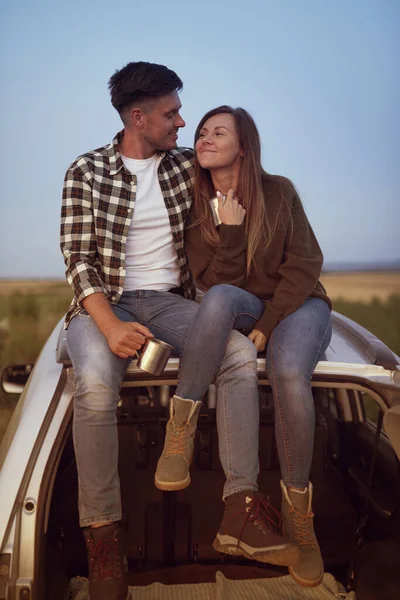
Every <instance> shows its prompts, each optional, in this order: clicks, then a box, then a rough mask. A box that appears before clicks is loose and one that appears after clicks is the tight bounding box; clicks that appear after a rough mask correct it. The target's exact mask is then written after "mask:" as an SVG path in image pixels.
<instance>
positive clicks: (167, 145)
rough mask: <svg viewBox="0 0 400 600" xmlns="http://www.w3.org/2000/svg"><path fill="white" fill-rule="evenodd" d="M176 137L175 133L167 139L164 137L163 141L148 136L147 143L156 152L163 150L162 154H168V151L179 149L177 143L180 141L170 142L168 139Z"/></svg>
mask: <svg viewBox="0 0 400 600" xmlns="http://www.w3.org/2000/svg"><path fill="white" fill-rule="evenodd" d="M171 135H174V133H173V132H172V133H169V134H168V135H167V136H166V137H164V138H163V139H162V140H155V139H154V138H153V137H152V136H150V135H149V136H147V137H146V138H145V141H146V143H147V144H149V145H150V146H151V147H152V148H154V150H159V151H160V150H161V151H162V152H166V151H168V150H173V149H175V148H176V147H177V141H178V140H171V141H168V138H169V137H170V136H171Z"/></svg>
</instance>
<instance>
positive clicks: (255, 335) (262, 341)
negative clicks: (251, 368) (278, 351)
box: [247, 329, 267, 352]
mask: <svg viewBox="0 0 400 600" xmlns="http://www.w3.org/2000/svg"><path fill="white" fill-rule="evenodd" d="M247 337H248V338H249V340H251V341H252V342H253V344H254V345H255V347H256V349H257V352H262V351H263V350H265V348H266V346H267V336H266V335H264V334H263V332H262V331H259V330H258V329H253V331H250V333H249V335H248V336H247Z"/></svg>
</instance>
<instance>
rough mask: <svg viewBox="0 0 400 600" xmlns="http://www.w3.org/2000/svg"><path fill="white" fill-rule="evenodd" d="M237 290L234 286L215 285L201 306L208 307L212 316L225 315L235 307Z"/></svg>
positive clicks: (205, 296)
mask: <svg viewBox="0 0 400 600" xmlns="http://www.w3.org/2000/svg"><path fill="white" fill-rule="evenodd" d="M237 289H238V288H236V286H234V285H228V284H220V285H214V286H213V287H211V288H210V289H209V290H208V292H207V293H206V294H205V295H204V297H203V299H202V302H201V305H202V306H206V307H207V310H209V311H210V314H211V315H224V314H226V312H227V311H229V310H231V309H232V307H233V306H234V301H235V291H236V290H237Z"/></svg>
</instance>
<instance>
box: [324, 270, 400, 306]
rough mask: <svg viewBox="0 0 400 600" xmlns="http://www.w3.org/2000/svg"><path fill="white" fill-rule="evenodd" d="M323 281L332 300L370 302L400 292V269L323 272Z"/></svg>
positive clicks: (385, 298) (384, 299) (384, 298)
mask: <svg viewBox="0 0 400 600" xmlns="http://www.w3.org/2000/svg"><path fill="white" fill-rule="evenodd" d="M321 281H322V283H323V285H324V286H325V288H326V291H327V293H328V296H330V298H332V300H337V299H338V298H342V299H343V300H348V301H350V302H370V301H371V300H372V299H373V298H379V300H382V301H386V300H387V299H388V298H389V297H390V296H392V295H393V294H400V271H391V272H384V271H375V272H359V273H323V274H322V275H321Z"/></svg>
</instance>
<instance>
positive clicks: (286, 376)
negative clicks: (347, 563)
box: [156, 106, 331, 586]
mask: <svg viewBox="0 0 400 600" xmlns="http://www.w3.org/2000/svg"><path fill="white" fill-rule="evenodd" d="M195 148H196V166H195V169H196V170H195V187H194V203H193V208H192V214H191V225H190V226H189V228H188V229H187V234H186V240H185V243H186V251H187V254H188V258H189V262H190V266H191V269H192V272H193V274H194V277H195V279H196V282H197V284H198V286H199V287H200V288H202V289H203V290H209V291H207V293H206V294H205V296H204V298H203V300H202V302H201V305H200V308H199V310H198V312H197V314H196V317H195V319H194V321H193V323H192V325H191V328H190V330H189V332H188V334H187V338H186V341H185V347H184V352H183V356H182V359H181V371H180V377H179V386H178V388H177V396H178V397H180V398H183V399H185V398H190V396H188V395H186V391H185V390H186V389H188V385H189V383H188V379H189V377H188V374H189V371H190V370H191V372H193V365H196V362H197V363H200V361H201V360H202V357H203V356H204V349H205V348H207V361H210V354H211V355H212V357H213V361H214V363H213V364H214V365H216V366H218V365H219V362H220V359H221V357H222V354H223V351H224V348H225V345H226V342H227V338H228V335H229V332H230V331H231V329H232V328H236V329H240V330H242V331H243V332H245V333H246V334H247V335H248V337H249V339H250V340H252V341H253V343H254V345H255V347H256V349H257V351H259V352H260V351H264V350H265V349H267V353H266V359H267V361H266V363H267V375H268V378H269V381H270V384H271V387H272V391H273V395H274V401H275V433H276V441H277V447H278V455H279V461H280V468H281V475H282V481H281V488H282V517H283V527H284V531H285V534H286V536H287V538H288V539H289V540H291V541H293V542H296V543H297V544H299V547H300V551H301V557H300V561H299V562H298V563H297V564H296V565H292V566H291V567H289V570H290V572H291V574H292V576H293V578H294V579H295V580H296V581H297V582H298V583H300V584H301V585H304V586H315V585H318V584H319V583H320V581H321V580H322V577H323V562H322V558H321V554H320V550H319V547H318V543H317V540H316V538H315V534H314V530H313V513H312V510H311V501H312V485H311V483H310V482H309V472H310V466H311V459H312V453H313V440H314V424H315V417H314V404H313V398H312V393H311V384H310V380H311V376H312V373H313V371H314V367H315V365H316V363H317V362H318V360H319V359H320V358H321V356H322V354H323V353H324V351H325V350H326V348H327V346H328V344H329V341H330V337H331V317H330V311H331V303H330V300H329V298H328V297H327V295H326V293H325V290H324V288H323V286H322V285H321V284H320V283H319V281H318V279H319V276H320V271H321V266H322V261H323V257H322V253H321V250H320V248H319V245H318V242H317V240H316V238H315V236H314V233H313V231H312V229H311V227H310V224H309V223H308V220H307V217H306V215H305V213H304V210H303V207H302V204H301V201H300V199H299V197H298V195H297V193H296V190H295V188H294V186H293V185H292V184H291V182H290V181H289V180H287V179H285V178H283V177H278V176H273V175H269V174H267V173H266V172H265V171H264V170H263V169H262V167H261V149H260V139H259V134H258V131H257V128H256V126H255V123H254V121H253V119H252V118H251V116H250V115H249V114H248V113H247V112H246V111H245V110H243V109H240V108H238V109H232V108H231V107H229V106H222V107H219V108H216V109H214V110H212V111H210V112H208V113H207V114H206V115H205V116H204V117H203V118H202V120H201V121H200V123H199V125H198V128H197V130H196V134H195ZM216 195H217V196H218V213H219V219H220V221H221V223H220V225H218V226H217V225H216V221H215V220H214V215H213V210H212V206H210V199H211V198H213V197H215V196H216ZM223 196H226V199H225V201H224V198H223ZM199 369H200V364H199ZM215 370H216V369H215ZM212 375H213V373H212ZM209 381H210V382H211V381H212V376H211V378H210V379H209ZM206 383H207V382H206ZM191 400H194V399H193V398H191ZM217 411H218V407H217ZM246 411H247V403H246V399H245V398H244V399H243V409H242V414H243V415H244V414H245V412H246ZM240 418H241V417H240V415H239V416H238V417H237V426H238V427H239V426H240ZM220 420H221V421H223V418H221V419H220ZM257 427H258V421H257ZM221 428H222V435H225V436H229V432H227V431H223V427H221ZM221 428H220V427H219V435H220V438H221ZM232 440H234V431H233V432H232V436H231V444H232ZM257 441H258V437H257V435H255V436H254V439H253V440H252V443H253V446H254V448H255V451H257V449H258V446H257ZM175 444H176V441H175ZM220 445H221V441H220ZM228 445H229V444H228ZM254 448H253V455H254ZM168 450H169V448H168V440H167V441H166V447H165V448H164V453H163V456H164V457H165V456H166V454H168ZM231 451H232V452H234V450H231ZM162 458H163V457H161V459H160V460H161V462H162ZM221 460H222V457H221ZM228 480H229V477H228ZM156 481H157V475H156ZM189 481H190V479H189ZM156 484H157V483H156ZM159 487H160V486H159ZM162 489H166V488H165V487H164V488H162ZM175 489H176V488H175ZM256 489H257V481H256V478H255V480H254V481H253V482H251V486H250V487H249V490H253V491H254V490H256ZM224 492H225V490H224ZM234 495H235V494H233V496H234ZM230 497H231V496H230V495H229V494H226V493H224V499H225V502H226V505H229V498H230ZM226 513H228V517H229V506H228V508H226ZM255 520H257V519H255ZM224 541H226V540H225V538H224V522H223V525H222V527H221V529H220V532H219V534H217V538H216V540H215V542H214V547H216V548H217V549H218V550H220V551H229V550H226V549H225V548H224Z"/></svg>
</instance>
